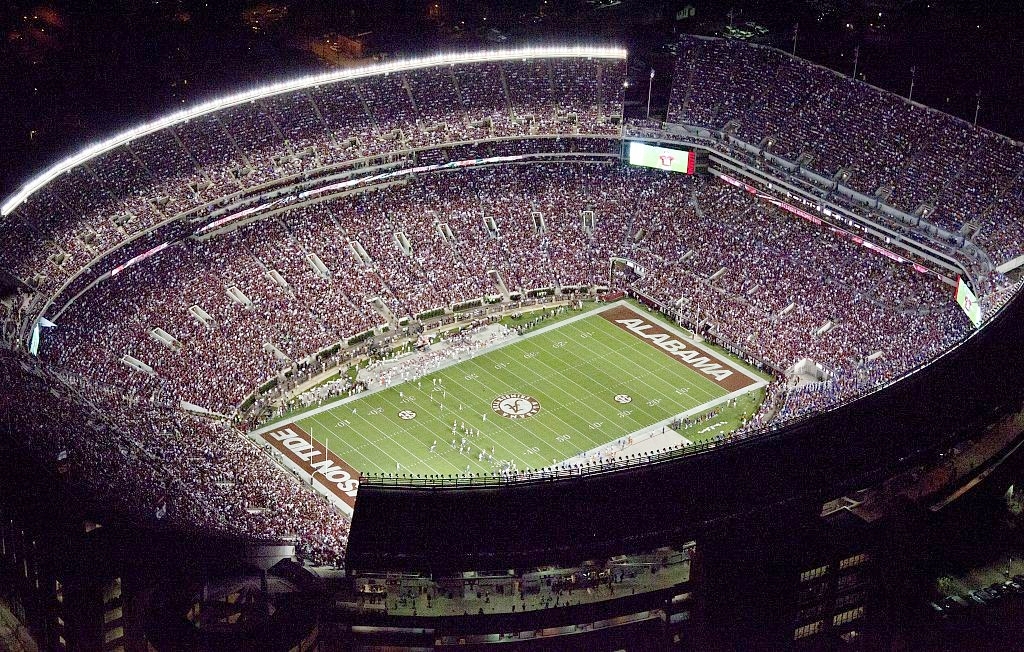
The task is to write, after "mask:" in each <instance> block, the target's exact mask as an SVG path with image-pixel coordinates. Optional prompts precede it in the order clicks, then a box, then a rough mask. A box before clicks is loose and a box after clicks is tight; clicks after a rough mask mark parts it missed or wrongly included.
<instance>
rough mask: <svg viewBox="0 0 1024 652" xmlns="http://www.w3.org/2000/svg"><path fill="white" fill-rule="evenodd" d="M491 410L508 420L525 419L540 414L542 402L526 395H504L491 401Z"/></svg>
mask: <svg viewBox="0 0 1024 652" xmlns="http://www.w3.org/2000/svg"><path fill="white" fill-rule="evenodd" d="M491 409H492V410H494V411H495V412H497V413H498V414H500V415H501V416H503V417H506V418H508V419H525V418H526V417H532V416H533V415H535V414H537V413H538V412H540V402H539V401H538V400H537V399H535V398H533V397H532V396H527V395H526V394H502V395H501V396H499V397H498V398H496V399H494V400H493V401H491Z"/></svg>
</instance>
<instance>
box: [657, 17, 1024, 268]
mask: <svg viewBox="0 0 1024 652" xmlns="http://www.w3.org/2000/svg"><path fill="white" fill-rule="evenodd" d="M668 121H669V122H674V123H683V124H690V125H696V126H701V127H707V128H710V129H712V130H723V129H726V128H727V127H728V128H729V130H730V131H731V132H732V133H734V134H735V136H736V137H738V138H740V139H742V140H744V141H746V142H748V143H751V144H754V145H759V146H762V147H764V148H765V149H766V150H767V151H769V152H771V153H773V154H776V155H778V156H781V157H783V158H786V159H789V160H791V161H794V162H798V163H799V164H801V165H802V166H804V167H806V168H808V169H811V170H813V171H814V172H817V173H819V174H821V175H823V176H825V177H826V178H838V179H845V183H846V185H848V186H849V187H851V188H853V189H854V190H858V191H860V192H862V193H864V194H867V195H875V194H878V195H879V196H880V197H882V198H883V199H884V200H885V201H886V202H887V203H889V204H891V205H893V206H895V207H896V208H899V209H901V210H904V211H906V212H908V213H915V212H917V211H918V210H919V209H920V210H921V212H922V214H924V215H925V216H926V217H927V218H928V219H929V220H931V221H932V222H933V223H935V224H937V225H938V226H941V227H943V228H945V229H947V230H949V231H951V232H954V233H956V232H960V231H961V229H962V228H963V229H965V231H964V232H965V233H967V234H969V235H972V236H973V237H974V239H975V241H976V242H977V243H978V244H979V245H981V246H983V247H984V248H985V249H986V250H987V251H988V253H989V255H990V256H991V258H992V259H993V262H994V263H995V264H996V265H999V264H1002V263H1004V262H1007V261H1009V260H1011V259H1013V258H1015V257H1017V256H1020V255H1021V254H1024V237H1022V236H1024V220H1022V219H1021V217H1020V216H1021V215H1024V177H1022V172H1024V147H1022V146H1021V144H1020V143H1015V142H1013V141H1011V140H1009V139H1007V138H1005V137H1003V136H1000V135H998V134H993V133H992V132H989V131H986V130H984V129H982V128H979V127H975V126H972V125H971V124H970V123H967V122H965V121H963V120H959V119H957V118H954V117H952V116H949V115H947V114H945V113H941V112H939V111H935V110H934V109H930V108H927V107H924V106H921V105H919V104H914V103H912V102H909V101H907V100H905V99H904V98H902V97H900V96H897V95H894V94H893V93H889V92H886V91H883V90H880V89H878V88H876V87H874V86H870V85H868V84H866V83H863V82H861V81H855V80H853V79H851V78H850V77H849V76H845V75H841V74H839V73H837V72H835V71H832V70H829V69H827V68H823V67H821V66H818V65H815V64H812V63H810V62H808V61H805V60H803V59H798V58H795V57H792V56H789V55H788V54H786V53H784V52H781V51H779V50H775V49H771V48H766V47H761V46H757V45H751V44H748V43H744V42H741V41H734V40H727V39H707V38H700V37H689V36H687V37H684V38H683V39H682V40H681V42H680V52H679V54H678V56H677V57H676V60H675V70H674V80H673V86H672V96H671V99H670V103H669V109H668Z"/></svg>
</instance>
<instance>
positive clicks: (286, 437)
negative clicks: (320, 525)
mask: <svg viewBox="0 0 1024 652" xmlns="http://www.w3.org/2000/svg"><path fill="white" fill-rule="evenodd" d="M260 436H261V437H263V439H265V440H266V441H267V443H269V444H270V445H271V446H273V447H274V448H275V449H276V450H277V451H278V452H280V453H281V454H282V455H284V456H285V458H286V459H287V460H288V461H289V462H291V466H293V467H295V468H298V469H299V470H300V471H302V472H303V473H305V474H306V475H308V476H310V478H311V479H312V480H313V481H314V482H317V483H319V484H320V485H321V486H322V487H323V488H324V489H325V490H327V491H328V492H330V494H331V495H332V496H334V497H335V498H337V499H338V501H340V503H341V505H342V510H343V511H345V512H347V513H348V514H351V513H352V510H353V508H354V507H355V505H356V492H357V491H358V490H359V479H358V478H359V473H358V472H356V470H355V469H353V468H352V467H351V466H349V465H348V463H346V462H345V460H343V459H341V458H340V457H338V456H337V455H335V454H334V453H332V452H331V451H330V450H328V449H327V447H326V446H324V445H323V444H322V443H321V442H319V441H317V440H316V439H313V437H312V435H310V434H309V433H308V432H306V431H304V430H303V429H302V428H300V427H299V426H297V425H295V424H294V423H289V424H288V425H285V426H281V427H280V428H274V429H273V430H269V431H267V432H265V433H263V434H262V435H260Z"/></svg>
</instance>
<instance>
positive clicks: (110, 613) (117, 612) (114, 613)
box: [103, 607, 124, 623]
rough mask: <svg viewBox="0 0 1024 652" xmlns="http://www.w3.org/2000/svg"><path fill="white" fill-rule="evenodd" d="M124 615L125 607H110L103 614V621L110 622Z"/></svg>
mask: <svg viewBox="0 0 1024 652" xmlns="http://www.w3.org/2000/svg"><path fill="white" fill-rule="evenodd" d="M122 615H124V609H122V608H121V607H114V608H113V609H108V610H107V611H106V612H104V614H103V622H104V623H109V622H111V621H114V620H117V619H119V618H120V617H121V616H122Z"/></svg>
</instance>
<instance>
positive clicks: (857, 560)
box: [839, 554, 868, 570]
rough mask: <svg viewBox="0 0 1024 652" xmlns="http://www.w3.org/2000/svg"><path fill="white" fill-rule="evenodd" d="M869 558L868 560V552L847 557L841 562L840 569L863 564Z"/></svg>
mask: <svg viewBox="0 0 1024 652" xmlns="http://www.w3.org/2000/svg"><path fill="white" fill-rule="evenodd" d="M867 560H868V556H867V555H866V554H860V555H854V556H852V557H847V558H846V559H844V560H842V561H841V562H839V570H846V569H847V568H853V567H854V566H859V565H860V564H863V563H864V562H866V561H867Z"/></svg>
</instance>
